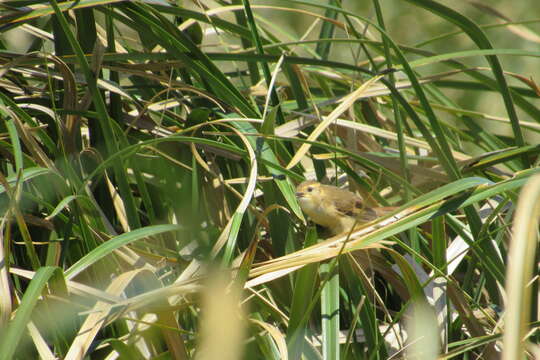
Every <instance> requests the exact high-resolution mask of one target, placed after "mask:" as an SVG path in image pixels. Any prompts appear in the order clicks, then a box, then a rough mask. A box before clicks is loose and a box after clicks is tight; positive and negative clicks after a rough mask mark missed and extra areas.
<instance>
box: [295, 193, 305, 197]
mask: <svg viewBox="0 0 540 360" xmlns="http://www.w3.org/2000/svg"><path fill="white" fill-rule="evenodd" d="M295 195H296V197H297V198H301V197H304V193H303V192H297V193H295Z"/></svg>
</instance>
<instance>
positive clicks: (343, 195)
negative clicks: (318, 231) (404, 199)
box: [296, 180, 395, 235]
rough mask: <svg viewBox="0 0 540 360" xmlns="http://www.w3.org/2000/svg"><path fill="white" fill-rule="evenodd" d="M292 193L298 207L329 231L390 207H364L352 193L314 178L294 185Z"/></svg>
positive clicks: (371, 217)
mask: <svg viewBox="0 0 540 360" xmlns="http://www.w3.org/2000/svg"><path fill="white" fill-rule="evenodd" d="M296 197H297V198H298V203H299V204H300V207H301V208H302V210H303V211H304V212H305V213H306V214H307V215H308V216H309V217H310V218H311V220H313V222H315V223H316V224H319V225H321V226H323V227H325V228H327V229H328V230H330V232H331V233H332V235H336V234H340V233H342V232H346V231H350V230H351V228H352V227H353V226H355V225H361V224H364V223H367V222H370V221H372V220H375V219H377V218H378V217H380V216H383V215H386V214H388V213H390V212H391V211H393V210H394V209H395V208H394V207H375V208H371V207H365V206H364V200H363V199H362V198H361V197H360V196H359V195H356V194H355V193H352V192H350V191H348V190H344V189H340V188H338V187H336V186H331V185H323V184H321V183H319V182H317V181H313V180H308V181H304V182H303V183H301V184H300V185H298V186H297V187H296Z"/></svg>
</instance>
